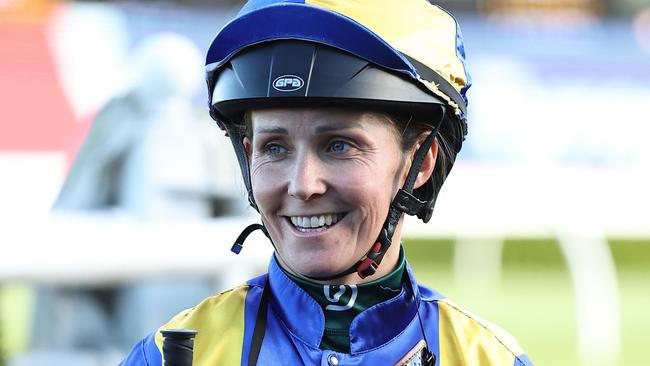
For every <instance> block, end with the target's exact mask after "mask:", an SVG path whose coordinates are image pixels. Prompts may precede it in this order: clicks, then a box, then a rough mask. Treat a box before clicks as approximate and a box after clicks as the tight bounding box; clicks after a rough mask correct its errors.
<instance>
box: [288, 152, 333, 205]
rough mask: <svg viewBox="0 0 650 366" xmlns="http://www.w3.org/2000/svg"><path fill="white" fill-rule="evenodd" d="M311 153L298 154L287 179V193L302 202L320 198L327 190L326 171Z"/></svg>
mask: <svg viewBox="0 0 650 366" xmlns="http://www.w3.org/2000/svg"><path fill="white" fill-rule="evenodd" d="M316 155H317V154H314V153H311V152H304V153H299V154H298V156H296V159H295V164H294V165H293V167H292V173H291V174H290V176H289V177H288V178H289V187H288V193H289V195H290V196H292V197H294V198H297V199H299V200H302V201H308V200H311V199H314V198H316V197H319V196H322V195H323V194H325V191H326V190H327V185H326V184H325V181H326V179H325V176H326V169H325V167H324V166H323V164H322V163H321V161H320V160H319V159H318V157H317V156H316Z"/></svg>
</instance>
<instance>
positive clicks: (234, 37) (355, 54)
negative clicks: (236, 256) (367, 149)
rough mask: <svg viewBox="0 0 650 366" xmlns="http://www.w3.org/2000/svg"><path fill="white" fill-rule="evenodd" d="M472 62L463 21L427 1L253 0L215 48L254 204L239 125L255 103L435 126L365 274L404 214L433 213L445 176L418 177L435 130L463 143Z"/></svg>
mask: <svg viewBox="0 0 650 366" xmlns="http://www.w3.org/2000/svg"><path fill="white" fill-rule="evenodd" d="M464 60H465V54H464V47H463V40H462V36H461V33H460V29H459V27H458V24H457V22H456V20H455V19H454V18H453V17H452V16H451V15H450V14H449V13H447V12H446V11H445V10H443V9H442V8H440V7H438V6H435V5H431V4H430V3H429V2H427V1H425V0H402V1H399V2H398V1H393V0H362V1H343V0H327V1H325V0H303V1H296V0H285V1H281V0H275V1H274V0H251V1H249V2H248V3H247V4H246V5H245V6H244V7H243V8H242V9H241V11H240V12H239V14H238V15H237V16H236V17H235V19H233V20H232V21H231V22H229V23H228V24H226V25H225V26H224V27H223V28H222V29H221V30H220V31H219V33H218V34H217V35H216V37H215V38H214V40H213V41H212V43H211V45H210V48H209V50H208V53H207V57H206V73H207V84H208V100H209V108H210V115H211V116H212V118H213V119H215V121H216V122H217V124H218V125H219V127H220V128H221V129H223V130H225V131H226V132H227V134H228V135H229V137H230V138H231V141H232V143H233V146H234V148H235V152H236V154H237V157H238V160H239V164H240V167H241V170H242V174H243V178H244V182H245V184H246V187H247V190H248V196H249V201H250V203H251V205H252V206H253V207H255V208H257V207H256V204H255V201H254V198H253V192H252V187H251V183H250V172H249V166H248V160H247V156H246V153H245V150H244V147H243V143H242V138H243V136H242V135H241V128H240V127H241V125H242V123H243V116H244V113H245V112H246V111H248V110H251V109H254V108H269V107H282V106H285V107H288V106H289V107H297V106H320V105H327V106H331V105H338V106H354V107H364V108H367V109H372V110H382V111H386V112H389V113H397V114H406V115H409V116H412V117H413V118H415V119H416V120H418V121H423V122H426V123H427V124H429V125H430V126H431V127H432V128H433V131H434V133H431V134H430V135H429V138H428V139H427V140H428V142H427V141H426V140H425V144H423V145H422V147H421V148H420V151H418V153H416V158H415V160H414V163H413V165H412V168H411V172H409V177H408V178H407V182H406V184H405V186H404V187H403V188H402V189H401V190H400V192H398V194H397V196H396V197H395V198H394V200H393V203H392V205H391V210H390V212H389V213H388V218H387V220H386V223H385V225H384V229H383V230H382V232H381V233H380V235H379V238H378V243H382V242H383V245H375V246H373V250H371V252H370V253H369V254H368V257H369V258H371V259H372V262H373V263H366V265H365V266H366V267H368V268H369V269H367V270H365V271H357V272H359V274H360V275H362V277H364V275H363V273H370V272H374V268H376V265H378V263H379V262H381V258H382V257H383V253H385V250H386V249H387V247H388V246H389V245H390V238H392V234H393V230H394V226H395V225H396V224H397V221H398V220H399V217H400V216H401V213H403V212H405V213H407V214H411V215H417V216H418V217H419V218H421V219H422V220H424V221H425V222H427V221H428V220H429V219H430V217H431V213H432V210H433V206H434V203H435V198H436V196H437V194H438V190H439V189H440V186H441V184H442V182H441V181H439V182H434V181H433V179H432V178H430V179H429V181H428V182H427V183H426V184H425V185H424V186H422V187H420V188H418V189H416V190H415V192H414V191H413V183H414V180H415V175H416V174H417V172H418V171H419V168H420V164H421V160H422V158H423V157H424V155H425V153H426V151H425V150H428V149H429V147H430V145H431V143H432V141H433V138H434V137H435V136H436V133H439V134H440V135H441V136H442V137H444V138H445V139H446V140H447V141H450V143H451V145H452V148H453V150H454V152H458V151H459V150H460V148H461V145H462V141H463V139H464V136H465V135H466V132H467V128H466V110H467V98H466V92H467V89H468V88H469V87H470V85H471V79H470V76H469V74H468V73H467V70H466V69H465V64H464ZM448 164H449V166H448V167H447V171H448V169H450V167H451V164H453V161H451V162H449V163H448ZM412 173H413V174H412ZM445 176H446V173H445V174H444V176H443V177H442V180H444V177H445ZM409 186H410V187H409ZM238 242H239V241H238ZM377 248H378V249H377ZM362 272H363V273H362ZM348 273H350V272H348ZM339 275H341V274H339ZM333 277H338V275H337V276H333ZM333 277H330V278H333Z"/></svg>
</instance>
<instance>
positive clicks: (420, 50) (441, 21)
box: [305, 0, 467, 105]
mask: <svg viewBox="0 0 650 366" xmlns="http://www.w3.org/2000/svg"><path fill="white" fill-rule="evenodd" d="M305 3H307V4H310V5H314V6H318V7H321V8H325V9H329V10H332V11H335V12H337V13H340V14H343V15H345V16H347V17H349V18H352V19H354V20H355V21H357V22H358V23H360V24H362V25H364V26H365V27H366V28H368V29H370V30H371V31H373V32H374V33H375V34H377V35H378V36H380V37H381V38H382V39H384V40H385V41H386V42H387V43H388V44H390V45H391V46H392V47H393V48H395V49H397V50H399V51H400V52H402V53H405V54H407V55H409V56H410V57H413V58H414V59H416V60H418V61H420V62H421V63H423V64H425V65H427V66H428V67H429V68H431V69H433V70H434V71H436V72H437V73H438V74H440V75H441V76H442V77H444V78H445V79H446V80H447V81H449V82H450V83H451V84H452V85H453V86H454V88H456V90H457V91H458V92H460V90H461V89H462V88H463V87H464V86H465V85H466V84H467V75H466V73H465V67H464V66H463V63H462V62H461V60H460V59H459V58H458V56H457V54H456V21H455V20H454V18H453V17H452V16H451V15H449V13H447V12H446V11H444V10H442V9H441V8H439V7H438V6H434V5H431V4H429V2H427V1H426V0H345V1H341V0H305ZM420 81H421V82H422V83H424V84H425V85H426V86H427V87H429V89H431V90H432V91H433V92H435V93H436V94H438V95H440V94H442V92H440V91H439V90H438V88H437V87H436V85H435V84H432V83H429V82H427V81H425V80H420ZM445 99H447V101H449V102H451V100H449V98H445ZM452 105H455V104H453V103H452Z"/></svg>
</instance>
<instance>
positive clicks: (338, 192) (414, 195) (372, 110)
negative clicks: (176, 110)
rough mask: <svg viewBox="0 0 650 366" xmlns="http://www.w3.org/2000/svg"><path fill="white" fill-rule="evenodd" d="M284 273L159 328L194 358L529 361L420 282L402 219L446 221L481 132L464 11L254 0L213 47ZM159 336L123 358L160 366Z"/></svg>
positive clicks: (273, 267) (218, 81) (200, 361)
mask: <svg viewBox="0 0 650 366" xmlns="http://www.w3.org/2000/svg"><path fill="white" fill-rule="evenodd" d="M207 80H208V93H209V99H210V112H211V115H212V117H213V118H214V119H215V120H216V121H217V123H218V125H219V126H220V127H221V128H222V129H224V130H225V131H226V132H227V134H228V136H229V137H230V139H231V141H232V144H233V146H234V149H235V152H236V154H237V156H238V159H239V162H240V166H241V169H242V173H243V178H244V182H245V184H246V187H247V190H248V198H249V201H250V203H251V205H252V206H253V207H254V208H256V209H257V210H258V211H259V213H260V216H261V221H262V225H259V224H254V225H251V226H249V227H248V228H246V229H245V230H244V232H243V233H242V235H241V236H240V238H239V239H238V240H237V242H236V243H235V245H234V246H233V251H234V252H236V253H239V251H240V250H242V245H243V241H244V240H245V238H246V236H247V235H248V234H249V233H250V232H251V231H253V230H255V229H262V231H263V232H264V233H265V234H266V235H267V236H268V237H269V239H270V241H271V242H272V244H273V245H274V247H275V255H274V257H273V258H272V260H271V263H270V266H269V273H268V274H266V275H263V276H261V277H258V278H255V279H252V280H250V281H249V282H247V283H246V284H243V285H241V286H238V287H235V288H233V289H231V290H228V291H225V292H222V293H220V294H217V295H215V296H213V297H210V298H208V299H206V300H205V301H204V302H202V303H201V304H199V305H197V306H196V307H194V308H192V309H189V310H187V311H184V312H182V313H181V314H179V315H178V316H176V317H175V318H174V319H173V320H171V321H170V322H169V323H168V324H166V325H164V326H163V327H161V330H164V329H171V328H189V329H196V330H197V331H198V334H197V336H196V340H195V348H194V365H200V366H203V365H254V364H259V365H297V364H305V365H318V364H320V365H333V366H336V365H371V364H375V365H418V364H425V365H434V364H435V365H531V362H530V361H529V360H528V358H527V357H526V355H525V354H524V352H523V351H522V350H521V348H520V347H519V346H518V345H517V343H516V341H515V340H514V339H513V338H512V337H511V336H510V335H508V334H507V333H506V332H504V331H502V330H500V329H499V328H497V327H496V326H493V325H490V324H489V323H487V322H484V321H482V320H481V319H479V318H477V317H475V316H473V315H471V314H470V313H468V312H466V311H464V310H463V309H462V308H460V307H458V306H457V305H455V304H453V303H452V302H450V301H448V300H446V299H445V298H444V297H443V296H442V295H440V294H438V293H436V292H434V291H432V290H430V289H428V288H426V287H423V286H419V285H417V284H416V282H415V278H414V277H413V273H412V271H411V269H410V267H409V266H408V263H407V262H406V260H405V257H404V252H403V250H402V249H401V245H400V240H401V225H402V221H403V216H404V213H406V214H409V215H417V217H419V218H420V219H422V220H424V221H425V222H426V221H428V220H429V219H430V218H431V213H432V210H433V206H434V202H435V199H436V196H437V194H438V191H439V190H440V187H441V185H442V183H443V181H444V179H445V177H446V176H447V174H448V173H449V170H450V169H451V166H452V164H453V162H454V159H455V155H456V153H457V152H458V151H459V150H460V147H461V144H462V141H463V139H464V136H465V133H466V124H465V121H466V114H465V112H466V104H467V101H466V98H465V92H466V91H467V89H468V88H469V86H470V80H469V75H468V74H467V72H466V70H465V66H464V50H463V44H462V37H461V35H460V31H459V28H458V26H457V24H456V21H455V20H454V18H453V17H452V16H451V15H449V14H448V13H446V12H445V11H444V10H442V9H440V8H439V7H437V6H433V5H430V4H429V3H428V2H427V1H425V0H408V1H399V2H398V1H390V0H382V1H377V0H373V1H369V0H368V1H309V0H308V1H305V3H303V2H295V1H269V0H265V1H262V0H260V1H249V2H248V3H247V4H246V5H245V6H244V8H243V9H242V10H241V11H240V13H239V14H238V16H237V17H236V18H235V19H234V20H233V21H231V22H230V23H229V24H227V25H226V26H225V27H224V28H223V29H222V30H221V31H220V32H219V33H218V34H217V36H216V37H215V39H214V41H213V42H212V45H211V46H210V49H209V51H208V55H207ZM161 349H162V336H161V335H160V333H159V332H158V331H157V332H154V333H152V334H151V335H150V336H148V337H147V338H145V339H144V340H142V341H141V342H140V343H139V344H137V345H136V346H135V347H134V348H133V350H132V351H131V353H130V354H129V355H128V356H127V359H126V360H125V361H124V363H123V364H124V365H142V364H148V365H160V364H161Z"/></svg>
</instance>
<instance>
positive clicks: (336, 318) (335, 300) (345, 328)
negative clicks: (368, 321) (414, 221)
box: [281, 249, 406, 353]
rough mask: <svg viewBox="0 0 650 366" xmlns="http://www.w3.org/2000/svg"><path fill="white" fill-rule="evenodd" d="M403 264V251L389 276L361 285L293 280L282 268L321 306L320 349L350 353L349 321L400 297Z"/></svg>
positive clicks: (297, 278)
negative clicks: (323, 320)
mask: <svg viewBox="0 0 650 366" xmlns="http://www.w3.org/2000/svg"><path fill="white" fill-rule="evenodd" d="M405 263H406V261H405V259H404V251H403V249H400V257H399V260H398V265H397V267H396V268H395V269H394V270H393V271H392V272H391V273H389V274H387V275H386V276H384V277H381V278H378V279H376V280H373V281H370V282H367V283H363V284H360V285H323V284H320V283H316V282H313V281H310V280H308V279H305V278H299V277H296V276H295V275H293V274H291V273H289V272H288V271H286V270H285V269H284V268H282V267H281V268H282V271H283V272H284V273H285V274H286V275H287V276H288V277H289V278H291V280H293V281H294V282H295V283H296V284H298V286H300V287H301V288H302V289H303V290H305V291H306V292H307V293H308V294H309V295H310V296H311V297H312V298H314V300H316V302H317V303H318V304H320V306H322V307H323V313H324V314H325V334H323V338H322V340H321V344H320V348H321V349H331V350H334V351H338V352H345V353H349V352H350V324H351V323H352V320H353V319H354V318H355V317H356V316H357V315H358V314H359V313H361V312H362V311H364V310H366V309H368V308H369V307H371V306H373V305H375V304H379V303H381V302H384V301H386V300H389V299H392V298H393V297H395V296H397V295H399V293H400V292H401V291H402V278H403V273H404V267H405Z"/></svg>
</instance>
